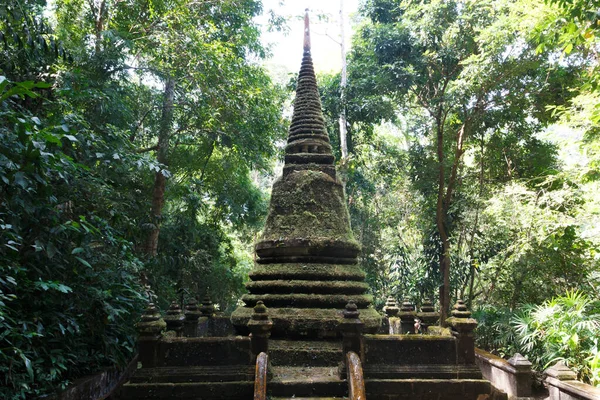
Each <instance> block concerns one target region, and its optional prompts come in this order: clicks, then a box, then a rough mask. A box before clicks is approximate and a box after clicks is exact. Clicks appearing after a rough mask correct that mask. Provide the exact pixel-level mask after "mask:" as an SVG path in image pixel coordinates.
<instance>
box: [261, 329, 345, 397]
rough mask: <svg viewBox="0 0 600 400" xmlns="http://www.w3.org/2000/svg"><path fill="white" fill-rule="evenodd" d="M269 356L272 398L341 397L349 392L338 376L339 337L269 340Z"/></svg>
mask: <svg viewBox="0 0 600 400" xmlns="http://www.w3.org/2000/svg"><path fill="white" fill-rule="evenodd" d="M269 358H270V360H271V373H272V376H271V379H269V383H268V385H267V394H268V395H269V396H270V398H271V399H286V398H293V399H295V400H297V399H302V398H305V399H309V398H310V399H341V398H343V397H344V396H345V395H346V394H347V393H348V385H347V383H346V381H345V380H341V379H340V378H339V376H338V364H339V363H340V362H341V360H342V346H341V342H340V341H318V340H315V341H299V340H295V341H290V340H271V341H270V342H269Z"/></svg>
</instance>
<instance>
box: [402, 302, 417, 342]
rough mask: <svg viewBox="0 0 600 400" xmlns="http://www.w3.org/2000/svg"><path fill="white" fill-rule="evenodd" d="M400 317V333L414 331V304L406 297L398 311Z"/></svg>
mask: <svg viewBox="0 0 600 400" xmlns="http://www.w3.org/2000/svg"><path fill="white" fill-rule="evenodd" d="M398 316H399V317H400V333H403V334H411V333H415V316H416V313H415V305H414V304H413V303H412V302H411V301H410V299H409V298H408V297H405V298H404V300H403V301H402V306H401V307H400V312H399V313H398Z"/></svg>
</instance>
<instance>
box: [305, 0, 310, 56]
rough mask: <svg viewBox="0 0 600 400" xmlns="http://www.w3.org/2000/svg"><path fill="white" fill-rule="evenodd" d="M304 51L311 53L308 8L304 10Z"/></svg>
mask: <svg viewBox="0 0 600 400" xmlns="http://www.w3.org/2000/svg"><path fill="white" fill-rule="evenodd" d="M304 11H305V12H306V13H305V14H304V51H310V23H309V20H308V8H307V9H306V10H304Z"/></svg>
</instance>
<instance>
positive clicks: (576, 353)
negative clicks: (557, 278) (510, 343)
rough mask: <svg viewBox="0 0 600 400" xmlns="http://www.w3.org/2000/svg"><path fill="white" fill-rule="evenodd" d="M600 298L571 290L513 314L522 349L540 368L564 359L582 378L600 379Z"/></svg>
mask: <svg viewBox="0 0 600 400" xmlns="http://www.w3.org/2000/svg"><path fill="white" fill-rule="evenodd" d="M599 300H600V299H594V298H591V297H589V296H588V295H586V294H584V293H583V292H580V291H569V292H567V293H566V294H565V295H563V296H558V297H554V298H552V299H551V300H547V301H545V302H544V303H542V304H541V305H533V304H527V305H524V306H522V307H521V308H520V310H519V311H518V312H517V313H516V314H515V316H514V317H513V318H512V321H511V323H512V324H513V326H514V328H515V332H516V335H517V340H518V345H519V349H520V351H521V352H523V354H526V355H527V356H528V357H529V359H530V360H531V361H532V363H533V364H534V365H535V366H536V367H537V368H539V369H545V368H547V367H548V366H550V365H551V364H553V363H555V362H557V361H559V360H562V361H564V362H565V364H566V365H568V366H570V367H572V368H574V369H575V370H576V371H577V374H578V376H579V378H580V379H583V380H585V381H587V382H590V383H591V384H593V385H600V381H599V380H598V374H599V371H598V338H599V337H600V302H599Z"/></svg>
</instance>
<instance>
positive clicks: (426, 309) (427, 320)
mask: <svg viewBox="0 0 600 400" xmlns="http://www.w3.org/2000/svg"><path fill="white" fill-rule="evenodd" d="M417 317H418V318H419V319H420V320H421V332H423V333H427V329H429V327H430V326H432V325H435V324H437V322H438V320H439V319H440V313H439V312H437V311H435V308H433V302H432V301H431V300H429V299H425V300H424V301H423V304H422V305H421V312H419V313H417Z"/></svg>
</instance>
